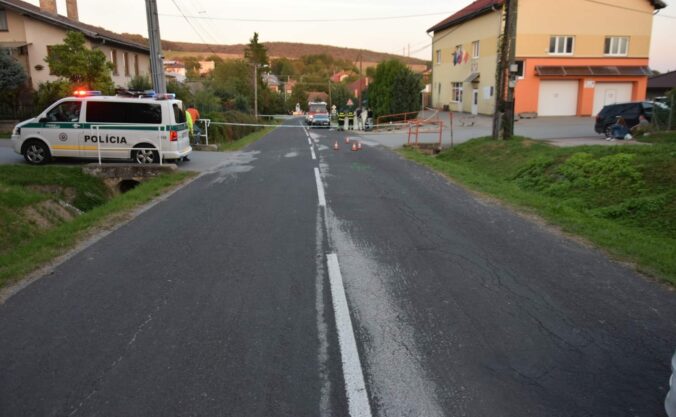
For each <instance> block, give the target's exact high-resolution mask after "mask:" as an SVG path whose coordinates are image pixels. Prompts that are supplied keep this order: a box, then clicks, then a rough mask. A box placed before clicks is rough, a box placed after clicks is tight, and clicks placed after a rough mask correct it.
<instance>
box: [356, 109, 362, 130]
mask: <svg viewBox="0 0 676 417" xmlns="http://www.w3.org/2000/svg"><path fill="white" fill-rule="evenodd" d="M362 111H363V110H362V108H361V107H360V108H358V109H357V112H356V114H355V117H356V121H357V123H355V129H357V130H364V126H362V124H361V113H362Z"/></svg>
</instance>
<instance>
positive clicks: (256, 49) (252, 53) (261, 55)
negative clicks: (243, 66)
mask: <svg viewBox="0 0 676 417" xmlns="http://www.w3.org/2000/svg"><path fill="white" fill-rule="evenodd" d="M244 58H246V59H247V60H248V61H249V63H250V64H254V65H266V64H267V63H268V49H267V48H266V47H265V46H264V45H263V44H262V43H259V42H258V32H254V35H253V38H251V39H249V45H247V47H246V48H245V49H244Z"/></svg>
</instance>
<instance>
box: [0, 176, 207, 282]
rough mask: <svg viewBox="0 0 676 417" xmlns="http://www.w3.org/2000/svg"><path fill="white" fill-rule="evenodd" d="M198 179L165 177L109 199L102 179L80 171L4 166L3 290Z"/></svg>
mask: <svg viewBox="0 0 676 417" xmlns="http://www.w3.org/2000/svg"><path fill="white" fill-rule="evenodd" d="M193 175H194V174H193V173H187V172H176V173H171V174H166V175H162V176H159V177H156V178H154V179H152V180H149V181H147V182H144V183H142V184H141V185H139V186H138V187H136V188H135V189H133V190H131V191H129V192H127V193H125V194H122V195H118V196H115V197H110V195H109V194H108V191H107V190H106V188H105V186H104V185H103V183H102V182H101V181H100V180H99V179H97V178H93V177H89V176H87V175H85V174H82V172H81V169H80V168H75V167H56V166H47V167H30V166H0V226H1V230H0V288H3V287H5V286H7V285H8V284H11V283H13V282H16V281H17V280H18V279H20V278H21V277H22V276H25V275H26V274H28V273H30V272H32V271H34V270H36V269H38V268H40V267H41V266H42V265H44V264H46V263H48V262H49V261H51V260H53V259H54V258H56V257H58V256H60V255H63V254H64V253H66V252H67V251H68V250H70V249H72V248H73V247H74V246H75V245H76V244H77V243H78V242H79V241H80V240H81V239H82V238H83V237H85V236H86V235H87V234H88V233H91V231H92V230H95V229H96V228H97V227H103V226H105V225H106V224H114V223H117V222H120V221H122V220H124V217H125V216H126V215H127V214H128V213H129V211H130V210H131V209H134V208H136V207H138V206H140V205H142V204H144V203H148V202H150V201H151V200H153V199H154V198H156V197H158V196H160V195H162V194H163V193H164V192H166V191H167V190H169V189H170V188H172V187H174V186H176V185H177V184H179V183H181V182H183V181H185V180H186V179H187V178H189V177H191V176H193Z"/></svg>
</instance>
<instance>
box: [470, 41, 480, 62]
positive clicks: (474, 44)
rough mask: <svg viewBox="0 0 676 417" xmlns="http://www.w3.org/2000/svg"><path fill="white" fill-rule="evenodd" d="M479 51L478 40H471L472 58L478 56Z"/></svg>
mask: <svg viewBox="0 0 676 417" xmlns="http://www.w3.org/2000/svg"><path fill="white" fill-rule="evenodd" d="M480 52H481V49H480V46H479V41H476V42H472V58H479V53H480Z"/></svg>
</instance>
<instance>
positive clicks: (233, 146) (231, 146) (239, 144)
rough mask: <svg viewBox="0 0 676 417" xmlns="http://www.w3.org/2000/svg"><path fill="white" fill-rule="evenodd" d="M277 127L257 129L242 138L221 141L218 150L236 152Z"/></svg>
mask: <svg viewBox="0 0 676 417" xmlns="http://www.w3.org/2000/svg"><path fill="white" fill-rule="evenodd" d="M275 129H276V128H274V127H266V128H263V129H261V130H257V131H255V132H253V133H249V134H248V135H246V136H244V137H243V138H241V139H238V140H235V141H232V142H226V143H219V144H218V150H219V151H221V152H234V151H239V150H242V149H244V148H245V147H246V146H248V145H250V144H252V143H254V142H256V141H258V140H259V139H261V138H263V136H265V135H267V134H268V133H270V132H272V131H273V130H275Z"/></svg>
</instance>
